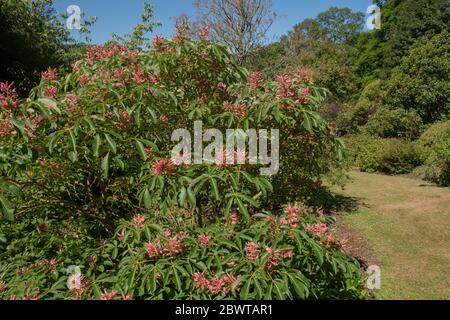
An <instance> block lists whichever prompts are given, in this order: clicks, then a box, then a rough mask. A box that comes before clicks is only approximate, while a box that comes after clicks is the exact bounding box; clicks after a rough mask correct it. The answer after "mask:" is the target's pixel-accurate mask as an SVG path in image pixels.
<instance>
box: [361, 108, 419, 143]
mask: <svg viewBox="0 0 450 320" xmlns="http://www.w3.org/2000/svg"><path fill="white" fill-rule="evenodd" d="M422 125H423V123H422V119H421V118H420V117H419V116H418V115H417V113H416V112H415V111H414V110H409V111H407V110H404V109H391V108H388V107H382V108H380V109H379V110H378V111H377V112H376V113H374V114H373V115H371V116H370V117H369V121H368V122H367V124H366V125H365V126H364V129H363V130H364V131H365V132H367V133H368V134H369V135H374V136H378V137H380V138H408V139H415V138H417V137H418V136H419V135H420V131H421V128H422Z"/></svg>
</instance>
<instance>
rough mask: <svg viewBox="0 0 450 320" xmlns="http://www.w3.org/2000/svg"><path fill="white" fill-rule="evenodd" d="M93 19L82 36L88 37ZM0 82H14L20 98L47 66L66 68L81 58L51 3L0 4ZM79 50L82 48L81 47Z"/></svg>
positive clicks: (17, 0) (14, 1)
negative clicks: (0, 59) (0, 60)
mask: <svg viewBox="0 0 450 320" xmlns="http://www.w3.org/2000/svg"><path fill="white" fill-rule="evenodd" d="M94 22H95V18H93V17H91V18H88V19H84V21H83V22H82V26H81V27H82V29H81V30H80V33H81V34H85V35H86V36H87V35H88V34H89V29H88V28H89V26H90V25H92V24H93V23H94ZM0 25H1V26H2V27H1V28H0V43H1V44H2V45H1V46H0V56H1V57H2V63H1V64H0V82H5V81H9V82H14V83H15V85H16V88H17V90H18V92H19V94H21V95H22V96H24V95H27V94H28V92H29V90H30V89H31V88H33V87H34V86H35V85H36V84H37V83H38V81H39V75H40V72H41V71H44V70H46V69H47V68H48V67H49V66H51V67H58V68H61V69H66V68H68V67H69V66H70V64H71V63H72V62H73V61H75V59H77V58H80V46H79V45H78V46H77V45H75V40H74V39H72V38H71V37H70V30H68V29H67V28H66V26H65V21H64V20H62V19H61V18H60V17H58V15H57V13H56V12H55V10H54V9H53V1H52V0H32V1H24V0H5V1H1V2H0ZM81 49H82V48H81Z"/></svg>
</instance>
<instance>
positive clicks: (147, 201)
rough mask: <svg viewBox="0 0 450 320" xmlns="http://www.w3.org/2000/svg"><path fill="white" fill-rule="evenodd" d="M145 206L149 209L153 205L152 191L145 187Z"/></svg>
mask: <svg viewBox="0 0 450 320" xmlns="http://www.w3.org/2000/svg"><path fill="white" fill-rule="evenodd" d="M143 198H144V206H145V207H146V208H147V209H149V208H150V207H151V204H152V203H151V197H150V192H149V191H148V189H145V191H144V197H143Z"/></svg>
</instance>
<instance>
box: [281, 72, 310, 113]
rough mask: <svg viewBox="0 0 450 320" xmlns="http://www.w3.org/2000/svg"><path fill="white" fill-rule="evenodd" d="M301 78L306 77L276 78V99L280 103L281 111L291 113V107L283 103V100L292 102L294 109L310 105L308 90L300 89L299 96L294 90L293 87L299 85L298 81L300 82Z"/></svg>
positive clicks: (284, 76) (283, 76) (285, 76)
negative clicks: (284, 110)
mask: <svg viewBox="0 0 450 320" xmlns="http://www.w3.org/2000/svg"><path fill="white" fill-rule="evenodd" d="M302 77H306V75H305V74H302V75H300V76H299V77H293V78H291V77H290V76H289V75H279V76H278V77H277V82H278V89H277V98H278V101H279V103H280V108H281V109H286V110H287V111H291V108H292V106H291V105H289V104H287V103H285V102H284V99H292V100H294V106H295V107H298V106H299V105H301V104H302V105H307V104H309V103H310V99H309V97H310V96H311V91H310V89H309V88H304V89H302V90H301V93H300V94H298V93H297V92H296V90H295V88H294V85H296V84H299V80H301V79H302Z"/></svg>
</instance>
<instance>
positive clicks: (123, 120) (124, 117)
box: [106, 111, 131, 129]
mask: <svg viewBox="0 0 450 320" xmlns="http://www.w3.org/2000/svg"><path fill="white" fill-rule="evenodd" d="M106 117H107V118H109V119H110V120H112V122H113V124H114V126H115V127H116V128H117V129H123V128H126V127H127V126H129V125H130V123H131V117H130V115H129V114H128V112H126V111H120V112H119V121H115V119H116V115H115V114H114V112H112V111H108V112H107V113H106Z"/></svg>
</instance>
